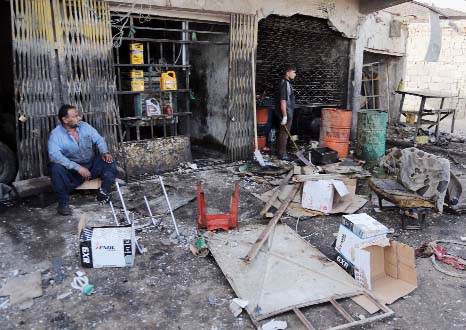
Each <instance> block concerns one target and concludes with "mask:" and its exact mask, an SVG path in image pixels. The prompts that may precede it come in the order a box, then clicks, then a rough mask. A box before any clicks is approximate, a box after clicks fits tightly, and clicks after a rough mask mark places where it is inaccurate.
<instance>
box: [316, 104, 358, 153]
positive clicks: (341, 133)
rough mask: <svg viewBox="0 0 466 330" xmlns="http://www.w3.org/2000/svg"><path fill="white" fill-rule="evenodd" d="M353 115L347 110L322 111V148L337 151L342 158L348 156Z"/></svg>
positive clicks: (329, 109)
mask: <svg viewBox="0 0 466 330" xmlns="http://www.w3.org/2000/svg"><path fill="white" fill-rule="evenodd" d="M351 113H352V112H351V110H347V109H333V108H324V109H322V119H321V125H320V141H319V142H320V146H321V147H328V148H330V149H333V150H335V151H337V152H338V157H340V158H345V157H347V156H348V149H349V138H350V133H351V116H352V115H351Z"/></svg>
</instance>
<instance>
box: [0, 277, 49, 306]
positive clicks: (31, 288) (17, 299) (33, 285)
mask: <svg viewBox="0 0 466 330" xmlns="http://www.w3.org/2000/svg"><path fill="white" fill-rule="evenodd" d="M41 283H42V277H41V274H40V272H35V273H30V274H26V275H23V276H19V277H14V278H10V279H8V280H7V282H6V283H5V285H4V286H3V287H2V288H1V289H0V296H10V304H11V305H23V304H26V305H25V306H26V308H28V307H31V306H32V304H33V298H37V297H40V296H42V294H43V291H42V286H41Z"/></svg>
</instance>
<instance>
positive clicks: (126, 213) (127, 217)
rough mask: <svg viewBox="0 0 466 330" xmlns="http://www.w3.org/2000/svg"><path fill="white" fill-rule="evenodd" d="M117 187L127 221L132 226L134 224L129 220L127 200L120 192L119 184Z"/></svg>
mask: <svg viewBox="0 0 466 330" xmlns="http://www.w3.org/2000/svg"><path fill="white" fill-rule="evenodd" d="M115 185H116V187H117V190H118V195H119V196H120V201H121V205H122V206H123V211H125V217H126V221H128V223H129V224H131V223H132V222H131V220H130V219H129V214H128V210H127V209H126V204H125V200H124V199H123V194H122V193H121V190H120V185H119V184H118V182H115Z"/></svg>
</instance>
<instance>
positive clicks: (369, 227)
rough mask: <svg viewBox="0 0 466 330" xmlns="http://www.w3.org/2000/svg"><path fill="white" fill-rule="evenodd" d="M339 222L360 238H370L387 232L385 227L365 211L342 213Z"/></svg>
mask: <svg viewBox="0 0 466 330" xmlns="http://www.w3.org/2000/svg"><path fill="white" fill-rule="evenodd" d="M341 223H342V224H343V225H344V226H345V227H347V228H348V229H349V230H351V231H352V232H353V233H355V234H356V235H357V236H359V237H361V238H370V237H375V236H380V235H385V234H387V233H388V228H387V227H385V226H384V225H383V224H381V223H380V222H378V221H377V220H375V219H374V218H372V217H371V216H370V215H368V214H366V213H358V214H347V215H344V216H343V219H342V222H341Z"/></svg>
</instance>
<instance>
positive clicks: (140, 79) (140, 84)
mask: <svg viewBox="0 0 466 330" xmlns="http://www.w3.org/2000/svg"><path fill="white" fill-rule="evenodd" d="M129 77H130V78H131V91H132V92H144V71H142V70H134V69H133V70H131V71H130V73H129Z"/></svg>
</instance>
